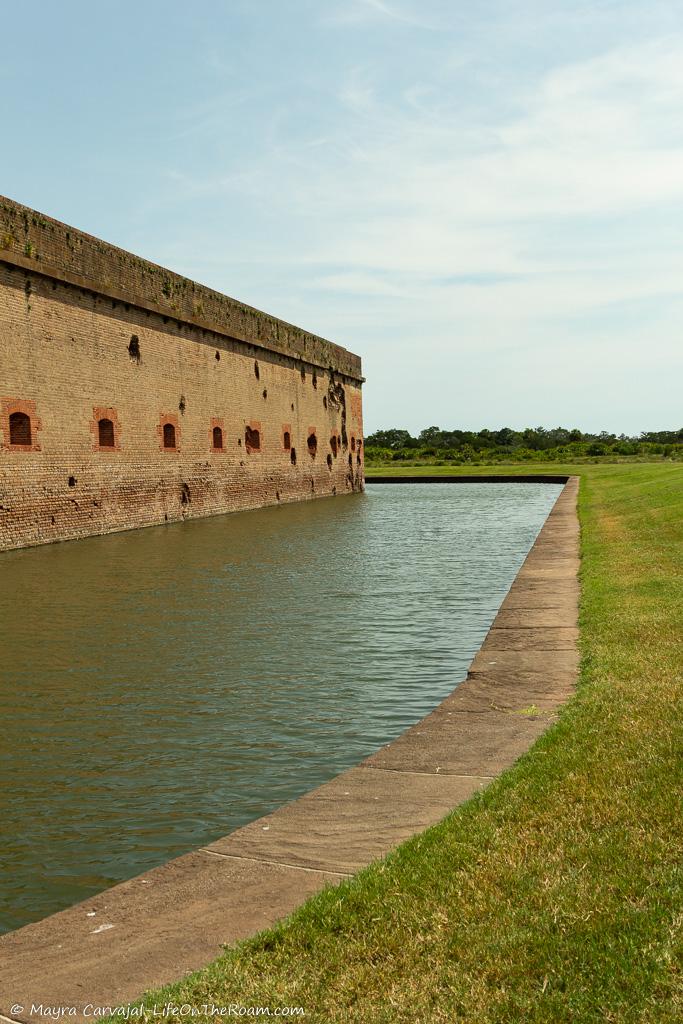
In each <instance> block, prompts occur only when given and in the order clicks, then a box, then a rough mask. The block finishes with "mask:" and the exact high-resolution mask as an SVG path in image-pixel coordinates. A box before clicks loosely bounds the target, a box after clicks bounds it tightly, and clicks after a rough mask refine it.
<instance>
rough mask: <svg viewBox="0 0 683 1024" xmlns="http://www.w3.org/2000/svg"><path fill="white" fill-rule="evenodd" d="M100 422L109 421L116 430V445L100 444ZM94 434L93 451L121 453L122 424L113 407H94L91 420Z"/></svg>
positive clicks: (91, 430) (91, 428) (91, 429)
mask: <svg viewBox="0 0 683 1024" xmlns="http://www.w3.org/2000/svg"><path fill="white" fill-rule="evenodd" d="M100 420H109V421H110V422H111V424H112V426H113V428H114V443H113V444H100ZM90 433H91V434H92V450H93V451H94V452H120V451H121V424H120V423H119V416H118V413H117V411H116V409H115V408H114V407H113V406H111V405H94V406H93V410H92V419H91V420H90Z"/></svg>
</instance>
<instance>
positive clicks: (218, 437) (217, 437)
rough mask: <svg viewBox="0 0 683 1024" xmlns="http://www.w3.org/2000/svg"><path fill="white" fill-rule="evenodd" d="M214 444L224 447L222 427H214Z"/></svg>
mask: <svg viewBox="0 0 683 1024" xmlns="http://www.w3.org/2000/svg"><path fill="white" fill-rule="evenodd" d="M212 436H213V446H214V448H217V449H219V450H220V449H222V448H223V431H222V430H221V428H220V427H214V428H213V435H212Z"/></svg>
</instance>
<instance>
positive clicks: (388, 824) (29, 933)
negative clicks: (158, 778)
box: [0, 477, 579, 1021]
mask: <svg viewBox="0 0 683 1024" xmlns="http://www.w3.org/2000/svg"><path fill="white" fill-rule="evenodd" d="M508 479H510V478H508ZM440 482H446V481H444V480H443V478H440ZM577 491H578V478H577V477H570V478H569V480H568V481H567V483H566V485H565V487H564V489H563V491H562V493H561V494H560V496H559V498H558V499H557V501H556V503H555V505H554V506H553V509H552V511H551V512H550V515H549V516H548V518H547V520H546V522H545V525H544V526H543V528H542V530H541V532H540V533H539V535H538V538H537V540H536V542H535V544H534V545H533V547H532V548H531V550H530V552H529V554H528V556H527V558H526V560H525V562H524V564H523V566H522V568H521V569H520V571H519V573H518V574H517V576H516V578H515V581H514V583H513V585H512V587H511V589H510V591H509V593H508V595H507V597H506V598H505V600H504V601H503V604H502V605H501V608H500V610H499V612H498V614H497V615H496V618H495V619H494V622H493V625H492V626H491V629H490V630H489V633H488V634H487V636H486V639H485V641H484V643H483V644H482V646H481V648H480V650H479V652H478V653H477V655H476V657H475V658H474V661H473V662H472V665H471V667H470V671H469V672H468V675H467V679H466V680H464V681H463V682H461V683H460V684H459V685H458V686H457V687H456V688H455V690H454V691H453V692H452V693H451V694H450V695H449V696H448V697H447V698H446V699H445V700H444V701H443V702H442V703H441V704H440V705H439V706H438V707H437V708H436V709H435V710H434V711H433V712H431V714H429V715H427V716H426V717H425V718H424V719H422V721H420V722H418V723H417V724H416V725H414V726H413V727H412V728H410V729H408V730H407V731H406V732H405V733H403V734H402V735H401V736H399V737H398V739H396V740H394V741H393V742H391V743H389V744H388V745H387V746H385V747H383V748H382V749H381V750H379V751H378V752H377V753H375V754H373V755H372V756H371V757H369V758H367V759H366V760H365V761H363V762H362V763H361V764H360V765H358V767H356V768H351V769H350V770H348V771H346V772H343V773H342V774H341V775H339V776H337V777H336V778H335V779H333V780H332V781H331V782H328V783H326V784H325V785H323V786H320V787H319V788H318V789H316V790H314V791H313V792H311V793H308V794H306V795H305V796H303V797H301V798H300V799H298V800H295V801H294V802H293V803H290V804H287V805H285V806H284V807H281V808H280V809H279V810H277V811H275V812H274V813H273V814H270V815H268V816H267V817H264V818H260V819H259V820H258V821H254V822H251V823H250V824H249V825H246V826H245V827H244V828H240V829H238V830H237V831H235V832H233V833H231V834H230V835H228V836H225V837H224V838H222V839H219V840H218V841H217V842H215V843H212V844H210V845H209V846H206V847H204V848H202V849H199V850H195V851H194V852H192V853H189V854H187V855H185V856H183V857H179V858H177V859H176V860H172V861H169V862H168V863H167V864H164V865H163V866H162V867H159V868H156V869H154V870H153V871H149V872H147V873H146V874H144V875H140V876H139V877H137V878H133V879H131V880H130V881H128V882H124V883H122V884H120V885H117V886H115V887H114V888H112V889H108V890H106V891H105V892H103V893H100V894H99V895H98V896H94V897H92V898H91V899H88V900H86V901H85V902H83V903H80V904H78V905H77V906H75V907H71V908H69V909H68V910H64V911H62V912H60V913H58V914H53V915H52V916H51V917H48V918H45V919H44V920H42V921H38V922H37V923H35V924H31V925H27V926H26V927H25V928H21V929H19V930H18V931H15V932H11V933H9V934H8V935H5V936H2V938H0V964H1V965H2V969H1V976H0V1016H2V1015H4V1016H5V1017H7V1018H10V1019H13V1020H21V1021H31V1020H35V1014H34V1015H33V1016H32V1015H31V1012H30V1011H31V1006H32V1004H36V1005H37V1004H40V1003H43V1004H44V1005H48V1004H49V1005H50V1006H55V1005H60V1006H69V1007H70V1006H74V1007H76V1008H77V1015H78V1017H79V1019H80V1018H83V1017H87V1016H88V1015H90V1016H92V1013H91V1012H90V1013H89V1012H88V1010H87V1009H86V1007H87V1006H88V1004H94V1005H95V1006H106V1005H117V1004H121V1003H126V1002H129V1001H132V1000H134V999H136V998H138V997H139V996H140V995H141V993H143V992H144V991H147V990H149V989H152V988H156V987H159V986H161V985H164V984H167V983H168V982H170V981H174V980H177V979H178V978H179V977H181V976H182V975H183V974H184V973H186V972H189V971H192V970H196V969H197V968H198V967H201V966H203V965H204V964H206V963H208V962H209V961H211V960H213V959H214V958H215V957H216V956H217V955H218V954H219V953H220V951H221V946H222V945H224V944H230V943H233V942H236V941H238V940H240V939H243V938H246V937H247V936H249V935H252V934H254V933H255V932H257V931H259V930H260V929H262V928H265V927H267V926H268V925H270V924H272V923H274V922H275V921H276V920H278V919H279V918H281V917H283V916H284V915H286V914H288V913H290V912H291V911H292V910H294V909H295V908H296V907H297V906H298V905H299V904H300V903H302V902H303V901H304V900H305V899H306V898H307V897H308V896H310V895H311V894H312V893H315V892H316V891H318V890H319V889H321V888H322V887H323V886H325V885H329V884H334V883H335V882H337V881H340V880H341V879H342V878H344V877H347V876H348V875H349V874H352V873H353V872H355V871H357V870H359V869H360V868H362V867H364V866H365V865H366V864H368V863H370V862H371V861H372V860H375V859H377V858H378V857H382V856H383V855H385V854H386V853H388V852H389V851H390V850H391V849H392V848H393V847H394V846H396V845H397V844H398V843H400V842H402V841H403V840H405V839H407V838H408V837H409V836H411V835H414V834H415V833H416V832H420V831H422V830H423V829H425V828H428V827H429V826H430V825H433V824H435V823H436V822H437V821H439V820H440V819H441V818H443V817H444V816H445V815H446V814H447V813H448V812H449V811H450V810H452V809H453V808H454V807H455V806H456V805H457V804H459V803H461V802H462V801H464V800H466V799H467V798H468V797H470V796H471V795H472V794H473V793H475V792H476V791H477V790H479V789H482V788H483V787H484V786H486V785H487V784H488V782H489V781H490V780H491V779H492V778H494V777H495V776H496V775H498V774H500V772H502V771H503V770H504V769H505V768H507V767H508V766H509V765H511V764H512V763H513V762H514V761H515V760H516V759H517V758H518V757H519V756H520V755H521V754H522V753H524V751H525V750H527V749H528V748H529V747H530V746H531V744H532V743H533V742H534V740H535V739H536V738H537V737H538V736H539V735H540V734H541V733H542V732H543V731H544V730H545V729H546V728H547V727H548V725H549V724H550V723H551V722H552V721H553V720H554V716H555V712H556V710H557V708H558V707H559V705H561V704H562V703H563V702H564V701H565V700H566V699H567V698H568V697H569V696H570V694H571V693H572V691H573V689H574V686H575V683H576V677H577V672H578V652H577V646H576V641H577V636H578V628H577V616H578V596H579V584H578V568H579V553H578V541H579V527H578V521H577V516H576V498H577ZM16 1007H20V1008H21V1009H16ZM84 1011H85V1012H84Z"/></svg>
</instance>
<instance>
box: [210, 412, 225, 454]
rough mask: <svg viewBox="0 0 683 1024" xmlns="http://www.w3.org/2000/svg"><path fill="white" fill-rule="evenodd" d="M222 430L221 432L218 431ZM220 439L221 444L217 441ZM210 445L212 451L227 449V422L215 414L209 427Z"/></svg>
mask: <svg viewBox="0 0 683 1024" xmlns="http://www.w3.org/2000/svg"><path fill="white" fill-rule="evenodd" d="M219 431H220V433H218V432H219ZM218 440H220V444H216V441H218ZM209 447H210V448H211V451H212V452H224V451H225V423H224V422H223V420H222V419H220V418H219V417H216V416H214V417H213V418H212V420H211V427H210V429H209Z"/></svg>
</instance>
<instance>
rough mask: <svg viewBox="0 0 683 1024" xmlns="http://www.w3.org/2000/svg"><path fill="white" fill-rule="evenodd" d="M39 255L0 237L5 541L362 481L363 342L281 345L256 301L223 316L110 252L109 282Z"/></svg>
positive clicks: (1, 520)
mask: <svg viewBox="0 0 683 1024" xmlns="http://www.w3.org/2000/svg"><path fill="white" fill-rule="evenodd" d="M6 205H7V204H6V203H5V206H6ZM17 209H19V210H20V211H21V210H23V208H17ZM28 213H29V224H30V217H32V216H34V215H33V213H32V211H29V212H28ZM35 216H36V217H37V218H40V215H35ZM50 223H55V224H56V223H57V222H50ZM60 227H61V228H64V231H66V230H69V232H70V238H71V239H73V238H74V237H81V236H79V233H78V232H74V231H73V229H66V228H65V227H64V226H63V225H61V226H60ZM43 230H45V229H43ZM1 232H2V226H0V244H2V234H1ZM48 235H49V232H48ZM83 237H86V238H87V237H88V236H83ZM5 241H7V240H6V239H5ZM91 242H92V243H93V246H94V243H95V242H97V240H96V239H92V240H91ZM98 244H99V245H101V246H102V247H103V250H102V253H101V254H100V255H103V253H104V251H105V250H106V249H107V247H106V246H105V243H98ZM68 251H69V252H70V251H71V250H68ZM116 252H120V250H116ZM34 255H35V250H34V251H31V250H30V249H29V247H28V246H27V247H26V251H25V253H24V254H23V255H22V253H21V252H19V251H17V250H16V247H15V242H12V243H11V247H10V248H7V247H6V248H5V249H4V250H3V249H2V248H0V550H1V549H8V548H13V547H22V546H24V545H28V544H40V543H45V542H49V541H53V540H63V539H67V538H71V537H83V536H87V535H90V534H95V533H107V532H110V531H114V530H124V529H131V528H134V527H138V526H145V525H152V524H155V523H164V522H171V521H174V520H178V519H183V518H187V517H194V516H205V515H213V514H216V513H221V512H229V511H234V510H238V509H246V508H254V507H257V506H262V505H268V504H276V503H277V502H285V501H297V500H301V499H305V498H312V497H322V496H327V495H333V494H345V493H349V492H351V491H352V490H358V489H361V488H362V486H363V454H362V405H361V378H360V361H359V360H358V358H357V357H356V356H353V355H352V354H351V353H348V352H346V350H344V349H340V348H338V347H337V346H334V345H332V344H330V343H329V342H325V341H324V340H323V339H317V338H315V337H314V336H313V335H310V336H309V335H306V334H305V332H300V331H296V329H291V330H292V331H293V332H294V333H292V334H291V335H287V336H285V330H284V327H283V328H282V331H281V333H280V344H279V345H278V347H277V349H276V350H275V349H273V348H270V347H269V346H268V345H267V344H266V339H265V337H263V336H261V338H260V340H259V337H258V336H259V330H260V333H261V335H263V334H265V333H267V331H268V330H271V329H272V324H273V323H279V321H274V320H273V319H272V318H268V317H264V323H265V324H266V325H267V326H266V327H260V328H259V326H258V325H259V324H260V321H259V319H258V317H259V314H255V311H252V312H253V313H254V314H255V315H254V316H251V315H250V316H249V317H248V318H247V321H246V325H247V326H248V327H249V330H243V329H242V326H244V325H242V326H240V324H238V323H237V321H236V320H234V319H233V320H232V321H229V318H228V319H226V320H224V321H220V320H218V319H217V320H216V321H215V324H214V327H215V329H214V327H210V326H204V325H203V324H204V323H205V321H199V322H192V321H191V319H190V317H189V316H188V318H187V319H184V317H183V315H182V313H181V311H180V310H178V309H177V310H176V311H175V314H174V313H173V311H171V310H170V309H169V310H168V312H167V311H166V309H165V307H164V306H163V305H162V304H160V303H159V302H158V301H157V299H158V297H157V296H156V294H150V293H143V292H142V291H141V287H142V286H141V283H140V280H141V279H140V278H136V277H135V276H133V277H131V279H130V280H129V281H128V282H127V287H129V290H130V293H131V294H130V295H128V294H127V292H126V291H125V289H124V288H123V285H122V282H121V281H120V280H119V281H118V282H117V284H116V288H112V287H111V281H112V277H113V276H114V272H113V271H112V270H111V268H109V270H108V269H107V266H106V261H105V265H103V266H102V267H100V268H94V269H95V270H97V269H99V270H101V272H102V276H103V281H102V288H101V289H100V288H98V287H97V285H96V282H94V281H93V279H92V272H93V267H92V266H89V267H87V268H83V267H81V268H80V269H81V270H83V269H87V271H88V273H86V274H84V273H81V274H80V275H77V270H78V266H77V261H72V262H71V263H69V266H70V268H71V269H69V270H68V271H67V270H65V269H64V266H63V265H62V264H60V262H59V259H58V258H57V256H56V255H54V256H51V257H50V258H49V259H48V252H47V249H46V247H45V245H43V250H42V252H40V250H38V255H40V257H41V259H40V260H35V259H34ZM124 255H126V254H124ZM133 259H134V258H133ZM115 266H118V263H116V264H115ZM77 276H78V278H79V279H81V284H80V285H77V284H76V283H75V280H76V277H77ZM169 276H170V277H173V275H169ZM67 278H68V280H67ZM178 280H180V281H182V280H183V279H178ZM123 283H124V284H125V282H123ZM190 285H191V282H186V286H187V287H186V291H187V290H188V289H189V287H190ZM198 289H199V290H201V289H200V288H199V286H195V294H196V293H197V290H198ZM206 292H209V290H208V289H206ZM210 294H212V295H216V294H217V293H210ZM112 295H114V296H119V297H112ZM136 297H137V299H138V301H134V300H135V298H136ZM227 301H228V302H232V300H227ZM234 305H238V304H236V303H235V304H234ZM218 316H219V312H216V317H218ZM249 325H251V326H249ZM255 325H256V326H255ZM284 326H285V327H286V326H287V325H284ZM240 331H241V334H239V332H240ZM250 332H251V333H250ZM236 335H237V336H236ZM304 341H305V342H306V344H305V345H304V344H303V342H304ZM301 353H303V354H304V355H305V356H306V358H302V357H301ZM313 354H315V355H317V356H318V357H320V358H319V359H315V358H313ZM309 356H310V358H309ZM22 416H23V419H22ZM101 420H106V421H108V424H111V426H109V425H108V424H106V425H105V428H104V431H105V432H104V434H103V436H102V440H104V442H105V444H104V445H101V444H100V443H99V442H100V433H99V427H98V423H99V421H101ZM27 422H29V423H30V434H31V436H30V443H26V441H27V438H26V437H25V436H24V437H22V436H21V435H20V432H18V426H19V427H21V426H22V424H24V425H25V424H26V423H27ZM12 424H14V440H15V442H19V441H21V440H23V442H24V443H12ZM17 425H18V426H17ZM165 425H168V428H167V429H171V428H172V433H174V434H175V442H176V447H175V448H165V447H164V426H165ZM214 431H218V433H214ZM312 433H314V434H315V437H316V439H317V448H316V450H315V451H312V450H310V449H309V437H310V435H311V434H312ZM286 435H289V436H288V437H287V436H286ZM287 441H289V444H290V447H289V448H287V447H286V443H287ZM221 442H222V447H216V444H217V443H218V444H220V443H221ZM256 443H258V445H259V447H258V448H257V447H256ZM292 451H294V452H295V461H294V456H293V455H292Z"/></svg>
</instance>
